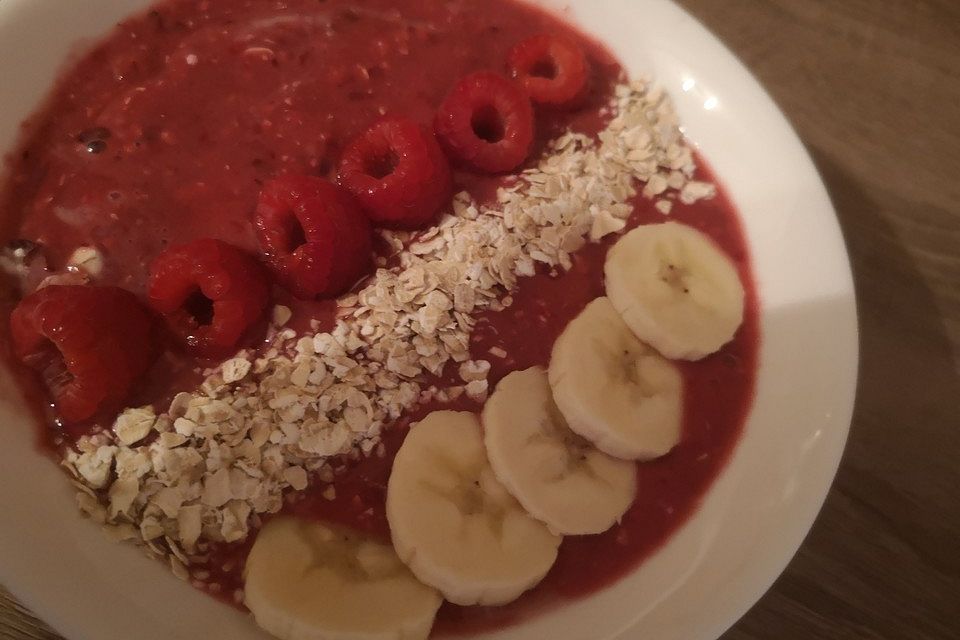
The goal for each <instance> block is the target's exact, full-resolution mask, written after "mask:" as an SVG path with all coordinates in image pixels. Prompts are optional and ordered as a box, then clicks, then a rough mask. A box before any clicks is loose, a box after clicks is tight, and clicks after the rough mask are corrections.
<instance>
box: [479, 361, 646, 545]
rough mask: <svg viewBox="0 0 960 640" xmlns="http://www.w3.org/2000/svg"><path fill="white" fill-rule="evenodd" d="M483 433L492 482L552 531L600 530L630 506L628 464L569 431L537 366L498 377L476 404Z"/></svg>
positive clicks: (633, 476)
mask: <svg viewBox="0 0 960 640" xmlns="http://www.w3.org/2000/svg"><path fill="white" fill-rule="evenodd" d="M483 434H484V435H483V443H484V445H486V448H487V457H488V458H489V459H490V466H491V467H492V468H493V472H494V473H495V474H496V476H497V479H498V480H500V482H502V483H503V485H504V486H505V487H506V488H507V490H508V491H509V492H510V493H511V494H513V496H514V497H515V498H516V499H517V500H518V501H519V502H520V504H522V505H523V508H524V509H526V510H527V511H528V512H529V513H530V515H532V516H533V517H534V518H537V519H538V520H540V521H542V522H544V523H546V525H547V526H548V527H550V530H551V531H553V532H554V533H559V534H563V535H586V534H591V533H602V532H603V531H606V530H607V529H609V528H610V527H611V526H613V525H614V523H616V522H617V521H618V520H619V519H620V516H622V515H623V514H624V512H625V511H626V510H627V509H628V508H629V507H630V505H631V504H632V503H633V499H634V497H635V496H636V491H637V467H636V465H635V464H634V463H633V462H629V461H626V460H617V459H616V458H612V457H610V456H608V455H607V454H605V453H603V452H601V451H598V450H597V449H596V448H594V446H593V445H591V444H590V443H589V442H587V441H586V440H585V439H584V438H582V437H580V436H578V435H577V434H575V433H574V432H573V431H571V430H570V428H569V427H568V426H567V423H566V421H565V420H564V419H563V416H562V415H561V414H560V410H559V409H557V405H556V404H554V402H553V395H552V392H551V390H550V383H549V382H548V380H547V372H546V371H545V370H544V369H543V368H542V367H533V368H531V369H527V370H526V371H515V372H513V373H511V374H510V375H508V376H507V377H505V378H504V379H503V380H501V381H500V383H499V384H498V385H497V388H496V390H495V391H494V393H493V395H492V396H490V399H489V400H487V403H486V405H484V407H483Z"/></svg>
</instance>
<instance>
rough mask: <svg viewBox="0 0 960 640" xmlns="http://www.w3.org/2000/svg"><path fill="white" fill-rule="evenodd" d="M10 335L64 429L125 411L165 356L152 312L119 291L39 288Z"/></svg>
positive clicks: (19, 311)
mask: <svg viewBox="0 0 960 640" xmlns="http://www.w3.org/2000/svg"><path fill="white" fill-rule="evenodd" d="M10 333H11V337H12V339H13V351H14V354H15V355H16V357H17V358H18V359H19V360H20V361H21V362H23V363H24V364H26V365H27V366H28V367H30V368H31V369H34V370H35V371H38V372H39V373H40V375H41V376H42V377H43V380H44V383H45V384H46V386H47V388H48V389H49V391H50V395H51V396H52V398H53V402H54V404H55V405H56V407H57V411H58V413H59V414H60V418H61V420H62V421H63V422H64V423H67V424H75V423H78V422H83V421H85V420H88V419H90V418H93V417H96V416H100V415H105V414H106V413H108V412H110V411H116V410H118V409H120V407H121V406H122V403H123V401H124V399H125V398H126V397H127V395H128V394H129V393H130V390H131V389H132V388H133V386H134V384H135V383H136V382H137V380H139V379H140V377H141V376H142V375H143V374H144V373H145V372H146V371H147V369H149V368H150V365H151V364H153V361H154V360H155V359H156V357H157V356H158V355H159V353H160V335H159V331H158V325H157V322H156V321H155V320H154V318H153V316H152V315H151V314H150V311H149V310H148V309H147V308H146V307H145V306H144V305H142V304H141V303H140V301H139V300H137V298H136V296H134V295H133V294H132V293H130V292H129V291H124V290H123V289H118V288H117V287H93V286H84V285H51V286H48V287H45V288H43V289H40V290H39V291H36V292H34V293H32V294H30V295H29V296H27V297H26V298H24V299H23V300H22V301H21V302H20V304H18V305H17V307H16V309H14V310H13V313H12V314H11V316H10Z"/></svg>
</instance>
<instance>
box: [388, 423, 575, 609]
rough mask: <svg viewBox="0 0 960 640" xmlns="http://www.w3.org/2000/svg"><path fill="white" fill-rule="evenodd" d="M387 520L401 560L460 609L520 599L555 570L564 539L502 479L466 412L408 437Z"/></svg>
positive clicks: (419, 428) (477, 425) (390, 487)
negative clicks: (535, 515) (515, 496)
mask: <svg viewBox="0 0 960 640" xmlns="http://www.w3.org/2000/svg"><path fill="white" fill-rule="evenodd" d="M387 520H388V521H389V522H390V531H391V533H392V535H393V544H394V547H395V548H396V549H397V553H398V555H399V556H400V558H401V559H402V560H403V561H404V562H406V563H407V565H408V566H409V567H410V569H411V570H412V571H413V573H414V574H415V575H416V576H417V577H418V578H420V580H422V581H423V582H425V583H426V584H429V585H431V586H433V587H436V588H437V589H439V590H440V592H441V593H442V594H443V595H444V597H446V599H447V600H449V601H451V602H453V603H456V604H459V605H472V604H484V605H497V604H504V603H506V602H510V601H511V600H514V599H516V598H517V597H518V596H519V595H520V594H521V593H523V592H524V591H526V590H527V589H529V588H530V587H532V586H534V585H535V584H537V583H538V582H540V580H541V579H542V578H543V576H544V575H546V573H547V571H549V570H550V567H551V566H552V565H553V562H554V560H556V558H557V547H558V546H559V545H560V540H561V538H560V537H559V536H556V535H553V534H552V533H550V531H549V530H548V529H547V527H546V526H545V525H544V524H543V523H541V522H538V521H537V520H534V519H533V518H532V517H530V516H529V515H528V514H527V513H526V512H525V511H524V510H523V508H522V507H521V506H520V505H519V504H518V503H517V501H516V500H514V499H513V497H512V496H511V495H510V494H509V493H507V491H506V489H504V488H503V485H501V484H500V483H499V482H498V481H497V479H496V477H495V476H494V474H493V471H492V470H491V469H490V463H489V462H488V461H487V455H486V452H485V451H484V448H483V439H482V437H481V435H480V422H479V420H477V417H476V416H475V415H473V414H472V413H466V412H456V411H435V412H434V413H431V414H430V415H428V416H427V417H426V418H424V419H423V420H422V421H421V422H420V423H419V424H417V425H416V426H414V427H413V428H412V429H411V430H410V433H409V434H407V438H406V440H404V443H403V446H401V447H400V451H398V452H397V457H396V458H395V459H394V462H393V472H392V473H391V475H390V480H389V483H388V484H387Z"/></svg>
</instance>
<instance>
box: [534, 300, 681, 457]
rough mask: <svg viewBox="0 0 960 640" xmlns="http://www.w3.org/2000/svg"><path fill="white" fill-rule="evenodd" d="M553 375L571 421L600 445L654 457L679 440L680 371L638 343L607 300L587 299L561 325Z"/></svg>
mask: <svg viewBox="0 0 960 640" xmlns="http://www.w3.org/2000/svg"><path fill="white" fill-rule="evenodd" d="M548 375H549V378H550V387H551V388H552V389H553V399H554V401H555V402H556V403H557V407H559V408H560V413H562V414H563V417H564V418H566V420H567V424H568V425H570V428H571V429H573V430H574V431H575V432H576V433H578V434H580V435H581V436H583V437H584V438H586V439H587V440H589V441H590V442H592V443H593V444H594V445H596V447H597V448H598V449H600V450H601V451H604V452H606V453H608V454H610V455H611V456H614V457H617V458H624V459H635V460H650V459H653V458H657V457H659V456H662V455H664V454H666V453H667V452H669V451H670V449H672V448H673V447H674V446H675V445H676V444H677V442H679V440H680V422H681V417H682V413H683V378H682V377H681V375H680V371H679V370H678V369H677V367H676V365H674V364H673V363H671V362H669V361H668V360H665V359H664V358H663V357H662V356H660V355H659V354H658V353H657V352H655V351H654V350H653V349H652V348H650V347H649V346H647V345H645V344H644V343H642V342H640V341H639V340H638V339H637V337H636V336H635V335H633V332H632V331H630V328H629V327H628V326H627V325H626V324H624V322H623V318H621V317H620V314H618V313H617V310H616V309H614V308H613V305H612V304H610V301H609V300H608V299H607V298H597V299H596V300H594V301H593V302H591V303H590V304H588V305H587V306H586V308H585V309H584V310H583V311H581V312H580V315H578V316H577V317H576V318H574V319H573V320H571V321H570V324H568V325H567V327H566V329H564V330H563V333H561V334H560V337H559V338H557V341H556V342H555V343H554V344H553V353H552V355H551V358H550V368H549V371H548Z"/></svg>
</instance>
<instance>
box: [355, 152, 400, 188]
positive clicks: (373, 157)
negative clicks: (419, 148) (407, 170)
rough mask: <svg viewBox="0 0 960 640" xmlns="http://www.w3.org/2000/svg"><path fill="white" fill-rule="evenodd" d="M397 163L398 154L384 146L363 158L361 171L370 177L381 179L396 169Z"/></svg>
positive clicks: (398, 160) (398, 161)
mask: <svg viewBox="0 0 960 640" xmlns="http://www.w3.org/2000/svg"><path fill="white" fill-rule="evenodd" d="M399 164H400V156H399V155H397V153H396V151H394V150H393V149H391V148H385V149H382V150H378V152H377V153H372V154H370V155H369V156H367V157H366V158H364V162H363V172H364V173H366V174H367V175H368V176H370V177H371V178H375V179H377V180H382V179H383V178H386V177H387V176H389V175H390V174H391V173H393V172H394V171H396V169H397V165H399Z"/></svg>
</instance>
